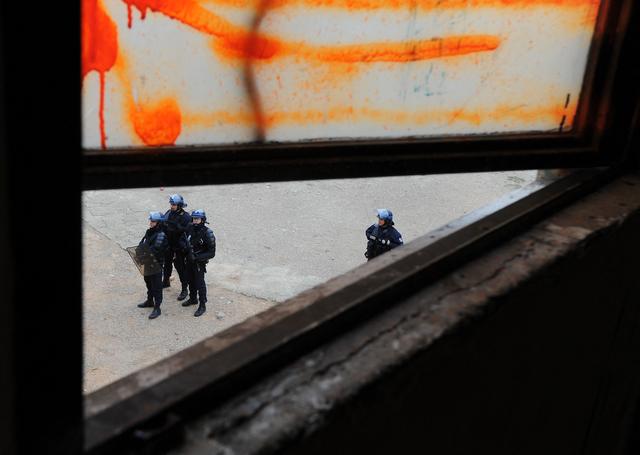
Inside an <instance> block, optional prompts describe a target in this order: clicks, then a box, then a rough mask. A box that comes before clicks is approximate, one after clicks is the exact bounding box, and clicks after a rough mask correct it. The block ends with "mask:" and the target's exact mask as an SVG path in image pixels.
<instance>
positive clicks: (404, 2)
mask: <svg viewBox="0 0 640 455" xmlns="http://www.w3.org/2000/svg"><path fill="white" fill-rule="evenodd" d="M125 1H126V0H125ZM259 1H260V0H201V3H203V4H214V5H224V6H232V7H236V8H253V7H255V6H256V5H257V4H258V3H259ZM599 4H600V0H272V2H271V5H270V8H285V7H314V8H335V9H348V10H376V9H406V8H409V7H413V6H414V5H415V6H416V7H417V8H418V9H421V10H444V9H463V8H465V9H466V8H528V7H537V6H554V7H568V8H574V7H583V6H592V5H599Z"/></svg>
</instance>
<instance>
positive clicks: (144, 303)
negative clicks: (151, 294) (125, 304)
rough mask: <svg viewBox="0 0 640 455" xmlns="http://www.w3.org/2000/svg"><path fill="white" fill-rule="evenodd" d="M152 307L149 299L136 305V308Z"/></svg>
mask: <svg viewBox="0 0 640 455" xmlns="http://www.w3.org/2000/svg"><path fill="white" fill-rule="evenodd" d="M152 306H153V302H152V301H151V300H149V299H147V300H145V301H144V302H142V303H139V304H138V308H151V307H152Z"/></svg>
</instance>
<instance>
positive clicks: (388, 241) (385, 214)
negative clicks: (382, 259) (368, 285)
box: [364, 209, 403, 261]
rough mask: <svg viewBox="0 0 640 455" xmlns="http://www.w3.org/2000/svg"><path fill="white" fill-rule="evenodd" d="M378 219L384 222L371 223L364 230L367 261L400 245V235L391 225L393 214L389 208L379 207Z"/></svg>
mask: <svg viewBox="0 0 640 455" xmlns="http://www.w3.org/2000/svg"><path fill="white" fill-rule="evenodd" d="M378 219H379V220H383V221H384V224H383V225H382V226H381V225H379V224H372V225H371V226H369V227H368V228H367V230H366V231H365V236H366V237H367V251H365V253H364V255H365V257H366V258H367V260H368V261H370V260H371V259H373V258H374V257H376V256H380V255H381V254H383V253H386V252H387V251H389V250H392V249H393V248H396V247H399V246H400V245H402V243H403V242H402V235H401V234H400V233H399V232H398V231H397V230H396V228H394V227H393V214H392V213H391V211H390V210H386V209H379V210H378Z"/></svg>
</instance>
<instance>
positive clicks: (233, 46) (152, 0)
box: [123, 0, 280, 59]
mask: <svg viewBox="0 0 640 455" xmlns="http://www.w3.org/2000/svg"><path fill="white" fill-rule="evenodd" d="M123 1H124V2H125V3H126V4H127V5H129V6H135V7H136V8H137V9H138V10H139V11H140V13H141V14H143V15H145V14H146V11H147V9H150V10H151V11H153V12H159V13H162V14H164V15H165V16H167V17H169V18H171V19H175V20H177V21H179V22H182V23H183V24H185V25H188V26H190V27H192V28H194V29H196V30H198V31H200V32H202V33H205V34H207V35H211V36H214V37H216V38H218V39H220V40H221V42H220V44H219V46H220V49H221V50H222V51H223V52H224V53H226V54H228V55H231V56H235V57H241V56H247V55H248V54H250V55H251V57H252V58H258V59H264V58H270V57H272V56H273V55H275V54H276V53H277V52H278V51H279V49H280V41H279V40H278V39H277V38H272V37H266V36H262V35H260V36H258V37H257V38H256V39H255V46H253V47H252V48H249V46H248V42H249V33H248V32H247V31H246V30H245V29H244V28H242V27H239V26H237V25H234V24H232V23H231V22H229V21H227V20H226V19H224V18H222V17H220V16H218V15H217V14H214V13H212V12H211V11H209V10H207V9H205V8H203V7H202V6H200V5H199V4H198V2H196V1H195V0H123Z"/></svg>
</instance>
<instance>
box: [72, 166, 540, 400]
mask: <svg viewBox="0 0 640 455" xmlns="http://www.w3.org/2000/svg"><path fill="white" fill-rule="evenodd" d="M534 178H535V171H526V172H505V173H492V174H458V175H437V176H424V177H422V176H413V177H389V178H379V179H354V180H328V181H304V182H285V183H270V184H264V183H262V184H247V185H224V186H211V187H182V188H147V189H140V190H110V191H89V192H85V193H84V198H83V220H84V229H83V244H84V305H85V315H84V330H85V367H84V368H85V385H84V389H85V391H86V392H89V391H92V390H95V389H97V388H99V387H101V386H103V385H105V384H107V383H109V382H112V381H113V380H115V379H118V378H120V377H122V376H124V375H126V374H128V373H131V372H133V371H135V370H137V369H139V368H141V367H143V366H146V365H149V364H151V363H154V362H156V361H158V360H160V359H161V358H163V357H165V356H167V355H169V354H171V353H173V352H176V351H179V350H181V349H184V348H185V347H187V346H189V345H191V344H193V343H195V342H197V341H199V340H201V339H203V338H205V337H207V336H209V335H211V334H213V333H216V332H218V331H220V330H222V329H225V328H227V327H229V326H231V325H233V324H236V323H238V322H240V321H242V320H244V319H245V318H247V317H249V316H251V315H253V314H255V313H258V312H260V311H263V310H265V309H267V308H269V307H270V306H271V305H273V304H275V303H277V302H281V301H283V300H286V299H287V298H289V297H291V296H293V295H295V294H297V293H299V292H300V291H302V290H304V289H307V288H309V287H312V286H314V285H316V284H319V283H321V282H323V281H326V280H327V279H329V278H331V277H333V276H336V275H339V274H341V273H344V272H345V271H347V270H349V269H351V268H353V267H355V266H357V265H359V264H361V263H363V262H364V261H365V258H364V256H363V253H364V248H365V244H366V241H365V237H364V229H365V228H366V227H367V226H369V225H370V224H372V223H373V222H375V209H376V208H390V209H392V210H393V212H394V216H395V219H396V227H397V228H398V230H399V231H400V232H401V233H402V235H403V238H404V240H405V242H410V241H411V239H414V238H416V237H419V236H421V235H423V234H425V233H426V232H428V231H430V230H432V229H435V228H437V227H439V226H441V225H443V224H446V223H447V222H448V221H450V220H452V219H455V218H457V217H459V216H461V215H464V214H465V213H468V212H469V211H471V210H474V209H476V208H478V207H481V206H483V205H485V204H487V203H489V202H491V201H492V200H494V199H496V198H497V197H498V196H501V195H503V194H505V193H507V192H509V191H511V190H514V189H518V188H520V187H522V186H524V185H526V184H528V183H529V182H531V181H533V179H534ZM175 192H178V193H180V194H182V195H183V196H184V197H185V199H186V201H187V203H188V204H189V207H188V209H190V210H192V209H197V208H203V209H205V210H206V211H207V215H208V217H209V220H210V222H211V223H210V227H211V228H212V229H213V230H214V232H215V233H216V237H217V239H218V249H217V255H216V257H215V258H214V259H213V260H212V261H211V262H210V265H209V266H208V273H207V275H206V279H207V283H208V289H209V296H210V297H209V305H208V311H207V313H206V314H205V315H204V316H203V317H201V318H194V317H193V316H192V314H193V311H194V308H193V307H190V308H188V309H185V308H182V307H181V306H180V305H179V302H177V301H176V296H177V293H178V292H179V284H176V282H177V276H176V277H175V280H174V281H173V285H172V287H171V288H170V289H168V290H165V301H164V303H163V306H162V311H163V313H162V316H161V317H160V318H158V319H156V320H154V321H149V320H148V319H147V317H146V316H147V314H148V313H149V312H150V311H149V310H147V309H139V308H137V307H136V304H137V303H139V302H141V301H142V300H144V298H145V296H146V294H145V286H144V282H143V280H142V277H141V276H140V275H139V273H138V271H137V269H136V267H135V266H134V265H133V263H132V262H131V259H130V258H129V256H128V254H127V253H126V252H125V251H124V250H123V248H124V247H127V246H131V245H135V244H137V243H138V241H139V240H140V238H141V237H142V235H143V234H144V231H145V229H146V228H147V225H148V222H147V217H148V212H149V211H152V210H161V211H164V210H166V209H168V197H169V195H171V194H173V193H175ZM174 275H175V272H174ZM167 291H168V292H167Z"/></svg>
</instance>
